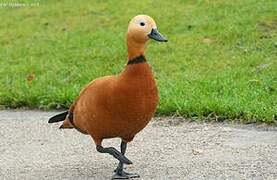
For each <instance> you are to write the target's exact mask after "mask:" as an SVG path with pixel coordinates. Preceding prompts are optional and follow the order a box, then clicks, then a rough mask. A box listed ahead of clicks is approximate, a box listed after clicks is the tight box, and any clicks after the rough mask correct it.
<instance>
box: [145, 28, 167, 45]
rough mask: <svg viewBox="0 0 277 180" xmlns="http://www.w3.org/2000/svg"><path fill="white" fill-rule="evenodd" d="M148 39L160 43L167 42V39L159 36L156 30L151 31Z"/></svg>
mask: <svg viewBox="0 0 277 180" xmlns="http://www.w3.org/2000/svg"><path fill="white" fill-rule="evenodd" d="M148 37H149V38H151V39H154V40H156V41H160V42H167V38H166V37H164V36H163V35H161V33H159V31H158V30H157V29H152V31H151V32H150V34H148Z"/></svg>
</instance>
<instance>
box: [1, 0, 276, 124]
mask: <svg viewBox="0 0 277 180" xmlns="http://www.w3.org/2000/svg"><path fill="white" fill-rule="evenodd" d="M2 2H22V3H32V2H39V1H35V0H33V1H30V0H29V1H27V0H25V1H1V3H2ZM137 14H148V15H150V16H152V17H153V18H154V19H155V20H156V21H157V24H158V27H159V31H160V32H161V33H163V34H164V35H166V36H167V37H168V39H169V42H168V43H156V42H150V43H149V45H148V49H147V59H148V61H149V62H150V63H151V64H152V66H153V70H154V72H155V76H156V79H157V81H158V86H159V90H160V97H161V99H160V105H159V107H158V113H159V114H163V115H169V114H176V113H177V114H179V115H183V116H186V117H196V118H202V117H212V118H217V119H218V120H224V119H237V120H243V121H245V122H267V123H272V122H276V119H277V117H276V116H277V63H276V62H277V1H276V0H232V1H229V0H179V1H177V0H174V1H166V0H163V1H161V0H153V1H147V0H140V1H127V0H126V1H118V2H116V3H115V1H112V0H108V1H99V0H92V1H85V0H60V1H56V0H55V1H54V0H48V1H41V2H40V4H39V6H35V7H21V8H11V7H0V17H1V23H0V44H1V45H0V104H1V105H2V106H3V107H11V108H18V107H26V106H27V107H30V108H42V109H52V108H64V107H68V106H69V105H70V103H71V102H72V101H73V100H74V99H75V97H76V96H77V95H78V93H79V91H80V89H81V88H82V87H83V86H84V85H85V84H87V83H88V82H89V81H90V80H92V79H94V78H97V77H100V76H104V75H110V74H116V73H119V72H120V71H121V70H122V69H123V68H124V66H125V64H126V43H125V32H126V29H127V23H128V21H129V20H130V19H131V18H132V17H133V16H135V15H137ZM32 78H33V80H31V79H32ZM28 79H29V81H28Z"/></svg>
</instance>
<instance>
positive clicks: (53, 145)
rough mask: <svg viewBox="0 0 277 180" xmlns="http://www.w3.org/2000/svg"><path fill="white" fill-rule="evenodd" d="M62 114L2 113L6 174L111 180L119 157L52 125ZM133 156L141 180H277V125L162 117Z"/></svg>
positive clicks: (1, 168) (0, 161) (1, 164)
mask: <svg viewBox="0 0 277 180" xmlns="http://www.w3.org/2000/svg"><path fill="white" fill-rule="evenodd" d="M56 113H57V112H41V111H0V129H1V130H0V179H8V180H10V179H32V180H34V179H72V180H73V179H74V180H75V179H80V180H81V179H82V180H83V179H97V180H98V179H110V177H111V175H112V171H113V170H114V168H115V167H116V165H117V161H116V160H114V159H113V158H112V157H111V156H110V155H105V154H100V153H97V152H96V150H95V146H94V144H93V142H92V139H91V138H90V137H89V136H85V135H82V134H80V133H79V132H77V131H76V130H74V129H71V130H60V129H58V127H59V124H47V120H48V117H50V116H51V115H54V114H56ZM119 143H120V140H119V139H112V140H106V141H104V146H115V147H117V148H118V147H119ZM127 157H128V158H129V159H130V160H132V161H133V163H134V164H133V165H130V166H128V167H127V170H128V171H130V172H137V173H139V174H140V175H141V177H142V178H141V179H174V180H175V179H277V128H276V127H266V126H264V127H257V126H255V125H232V124H227V123H197V122H188V121H186V120H184V119H181V118H156V119H155V120H154V121H152V122H151V123H150V124H149V125H148V126H147V128H146V129H144V130H143V131H142V132H141V133H140V134H138V135H137V136H136V138H135V139H134V141H133V142H132V143H130V145H129V146H128V149H127Z"/></svg>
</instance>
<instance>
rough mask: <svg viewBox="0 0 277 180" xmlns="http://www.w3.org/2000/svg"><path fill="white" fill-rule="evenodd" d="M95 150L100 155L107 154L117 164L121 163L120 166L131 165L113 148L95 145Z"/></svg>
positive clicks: (130, 162)
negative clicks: (116, 160) (114, 159)
mask: <svg viewBox="0 0 277 180" xmlns="http://www.w3.org/2000/svg"><path fill="white" fill-rule="evenodd" d="M96 150H97V151H98V152H100V153H109V154H110V155H112V156H113V157H114V158H116V159H118V160H119V162H120V163H122V164H132V161H130V160H129V159H128V158H127V157H125V156H124V155H123V154H122V153H121V152H119V151H118V150H116V149H115V148H113V147H107V148H104V147H102V146H101V145H96Z"/></svg>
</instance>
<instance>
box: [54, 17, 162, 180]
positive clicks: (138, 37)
mask: <svg viewBox="0 0 277 180" xmlns="http://www.w3.org/2000/svg"><path fill="white" fill-rule="evenodd" d="M149 38H153V39H155V40H157V41H167V40H166V39H165V38H164V37H163V36H162V35H161V34H159V32H158V31H157V30H156V23H155V22H154V20H153V19H152V18H151V17H149V16H146V15H139V16H136V17H134V18H133V19H132V20H131V21H130V23H129V26H128V32H127V46H128V60H129V63H128V64H127V65H126V67H125V69H124V70H123V71H122V72H121V73H120V74H118V75H114V76H105V77H101V78H97V79H95V80H93V81H92V82H91V83H89V84H88V85H87V86H86V87H85V88H84V89H83V90H82V91H81V93H80V95H79V97H78V98H77V99H76V100H75V102H74V103H73V104H72V105H71V107H70V109H69V116H71V119H70V118H69V117H67V118H66V119H65V121H64V122H63V125H62V127H63V128H68V127H72V126H74V127H75V128H77V129H79V130H80V131H81V132H84V133H86V134H89V135H91V137H92V138H93V140H94V142H95V144H96V145H97V150H98V151H99V152H102V153H103V152H104V153H110V154H112V155H113V156H114V157H116V158H117V159H119V161H120V163H119V166H118V168H117V171H116V173H117V174H116V175H118V176H120V177H121V176H122V173H123V163H127V164H128V163H131V162H130V161H129V160H128V159H127V160H126V159H123V158H122V157H119V156H120V155H118V154H117V153H118V152H115V151H116V150H111V149H109V150H107V149H108V148H106V149H105V148H103V147H102V146H101V142H102V140H103V139H105V138H114V137H120V138H121V139H122V144H121V153H122V155H124V153H125V150H126V143H127V142H130V141H132V140H133V138H134V136H135V135H136V134H137V133H138V132H139V131H141V130H142V129H143V128H144V127H145V126H146V125H147V124H148V122H149V121H150V120H151V118H152V117H153V115H154V113H155V110H156V107H157V105H158V101H159V96H158V89H157V86H156V83H155V80H154V77H153V74H152V71H151V67H150V65H149V64H148V63H147V62H146V60H145V59H144V52H145V45H146V42H147V41H148V40H149ZM137 58H139V60H138V59H137ZM134 60H138V61H139V62H136V63H133V62H134ZM64 114H65V115H66V113H63V114H61V115H57V117H58V118H56V117H54V118H53V119H55V118H56V119H61V118H62V117H63V115H64ZM50 121H51V120H50ZM57 121H59V120H57ZM57 121H55V120H54V121H52V122H57ZM70 122H72V123H70ZM125 175H126V174H125ZM126 176H127V175H126ZM124 177H125V176H124Z"/></svg>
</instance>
